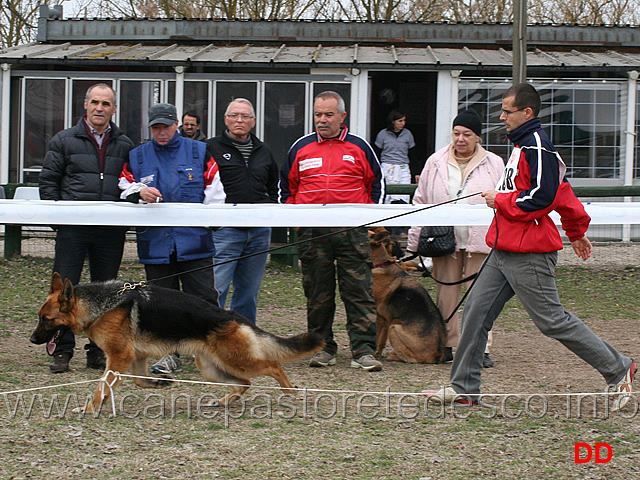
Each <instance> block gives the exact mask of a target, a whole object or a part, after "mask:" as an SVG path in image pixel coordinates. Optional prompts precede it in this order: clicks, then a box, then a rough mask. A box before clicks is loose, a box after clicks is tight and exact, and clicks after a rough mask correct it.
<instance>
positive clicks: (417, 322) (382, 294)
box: [369, 227, 447, 363]
mask: <svg viewBox="0 0 640 480" xmlns="http://www.w3.org/2000/svg"><path fill="white" fill-rule="evenodd" d="M369 244H370V245H371V261H372V263H373V270H372V271H371V273H372V274H373V295H374V297H375V300H376V312H377V326H378V338H377V348H376V355H381V354H382V351H383V350H384V348H385V346H386V344H387V340H389V343H390V344H391V347H393V351H392V352H390V353H389V354H388V355H387V360H393V361H399V362H407V363H440V361H441V360H442V356H443V355H444V347H445V346H446V343H447V330H446V326H445V323H444V320H443V319H442V315H441V314H440V310H438V307H437V306H436V305H435V303H433V300H432V299H431V297H430V296H429V293H427V291H426V290H425V289H424V287H423V286H422V285H421V284H420V282H419V281H418V280H417V279H416V278H413V277H411V276H409V275H408V274H407V272H406V271H405V269H404V268H402V267H401V266H399V265H398V264H397V263H395V260H396V257H394V256H391V254H390V250H391V248H392V245H391V238H390V234H389V232H388V231H387V230H386V229H385V228H383V227H375V228H370V229H369Z"/></svg>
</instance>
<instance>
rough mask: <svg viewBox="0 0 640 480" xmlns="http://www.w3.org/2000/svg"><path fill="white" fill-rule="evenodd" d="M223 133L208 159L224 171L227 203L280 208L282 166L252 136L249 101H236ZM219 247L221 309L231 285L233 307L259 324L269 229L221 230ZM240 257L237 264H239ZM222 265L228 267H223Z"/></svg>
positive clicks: (253, 121) (253, 118)
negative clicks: (261, 204)
mask: <svg viewBox="0 0 640 480" xmlns="http://www.w3.org/2000/svg"><path fill="white" fill-rule="evenodd" d="M224 124H225V125H226V127H227V128H226V129H225V131H224V132H223V133H222V134H221V135H218V136H217V137H214V138H211V139H209V141H208V142H207V158H211V159H213V161H214V162H215V163H216V164H217V165H218V167H219V169H220V179H221V180H222V185H223V186H224V191H225V193H226V202H227V203H277V202H278V165H277V164H276V161H275V160H274V159H273V155H272V153H271V150H270V149H269V147H268V146H267V145H265V144H264V143H263V142H261V141H260V140H259V139H258V137H256V136H255V135H254V134H252V133H251V130H252V129H253V128H254V127H255V126H256V115H255V111H254V108H253V105H252V104H251V102H250V101H249V100H247V99H245V98H236V99H235V100H233V101H232V102H231V103H229V105H228V106H227V109H226V111H225V114H224ZM213 240H214V243H215V247H216V256H215V263H216V266H215V272H216V288H217V289H218V292H219V293H220V304H221V305H222V306H223V307H224V305H225V304H226V299H227V294H228V292H229V286H230V284H231V282H232V281H233V296H232V298H231V304H230V306H229V308H230V309H231V310H233V311H235V312H237V313H239V314H240V315H242V316H244V317H246V318H248V319H249V320H251V321H252V322H253V323H255V322H256V310H257V305H258V293H259V291H260V284H261V283H262V277H263V276H264V269H265V266H266V264H267V253H264V254H262V255H255V256H251V257H248V258H242V257H244V256H247V255H252V254H255V253H259V252H266V251H267V250H268V249H269V244H270V243H271V228H270V227H223V228H220V229H218V230H217V231H215V232H214V234H213ZM238 258H240V260H238V261H234V260H235V259H238ZM221 262H226V263H223V264H221V265H219V264H220V263H221Z"/></svg>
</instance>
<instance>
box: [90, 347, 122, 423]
mask: <svg viewBox="0 0 640 480" xmlns="http://www.w3.org/2000/svg"><path fill="white" fill-rule="evenodd" d="M105 354H106V357H107V367H106V368H105V372H108V371H111V372H119V373H127V371H128V370H129V365H131V362H132V360H133V354H132V353H131V354H128V355H127V354H124V355H122V354H121V355H120V356H117V357H116V356H114V355H109V353H108V352H106V351H105ZM106 382H107V383H108V384H109V385H105V383H104V382H100V383H99V384H98V386H97V387H96V390H95V392H94V393H93V399H92V400H91V401H90V402H89V403H88V404H87V406H86V407H85V412H87V413H95V412H99V411H100V407H101V405H102V404H103V403H104V402H105V401H106V400H107V399H108V398H109V397H110V396H111V391H112V390H115V389H116V386H117V385H118V383H120V380H119V377H117V376H115V375H113V374H109V375H108V376H107V378H106Z"/></svg>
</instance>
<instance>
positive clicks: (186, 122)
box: [179, 112, 207, 142]
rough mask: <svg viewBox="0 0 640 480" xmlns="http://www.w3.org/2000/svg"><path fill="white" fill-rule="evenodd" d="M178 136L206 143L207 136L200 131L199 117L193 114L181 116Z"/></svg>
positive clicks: (187, 113) (188, 113)
mask: <svg viewBox="0 0 640 480" xmlns="http://www.w3.org/2000/svg"><path fill="white" fill-rule="evenodd" d="M179 131H180V135H182V136H183V137H186V138H190V139H191V140H199V141H201V142H206V141H207V136H206V135H205V134H204V133H202V131H200V117H199V116H198V115H196V114H195V113H194V112H186V113H185V114H184V115H182V126H181V127H180V130H179Z"/></svg>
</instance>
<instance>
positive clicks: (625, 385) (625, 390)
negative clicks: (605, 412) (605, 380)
mask: <svg viewBox="0 0 640 480" xmlns="http://www.w3.org/2000/svg"><path fill="white" fill-rule="evenodd" d="M636 370H637V368H636V362H634V361H632V362H631V366H630V367H629V370H628V371H627V374H626V375H625V376H624V377H622V380H620V381H619V382H618V383H616V384H615V385H611V386H610V387H609V389H608V390H607V391H608V392H613V393H620V394H621V395H618V396H617V397H616V398H615V399H614V401H613V407H611V411H612V412H617V411H618V410H620V409H622V408H624V406H625V405H626V404H627V403H629V400H631V383H632V382H633V377H634V376H635V374H636Z"/></svg>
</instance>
